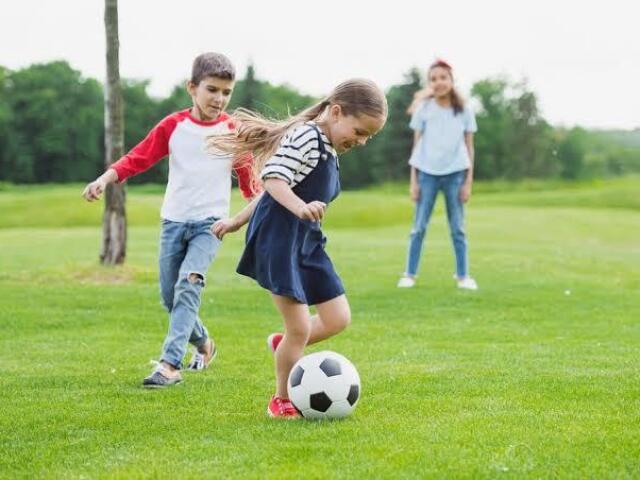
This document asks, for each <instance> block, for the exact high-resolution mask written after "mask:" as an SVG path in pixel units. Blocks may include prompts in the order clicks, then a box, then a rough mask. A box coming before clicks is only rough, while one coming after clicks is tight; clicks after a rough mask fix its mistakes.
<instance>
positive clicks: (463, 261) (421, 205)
mask: <svg viewBox="0 0 640 480" xmlns="http://www.w3.org/2000/svg"><path fill="white" fill-rule="evenodd" d="M466 174H467V172H466V170H463V171H460V172H454V173H450V174H448V175H429V174H428V173H424V172H421V171H418V185H419V186H420V198H419V199H418V201H417V202H416V216H415V220H414V222H413V229H412V230H411V235H410V236H409V253H408V255H407V269H406V271H405V273H406V274H407V275H411V276H415V275H416V274H417V273H418V264H419V263H420V255H421V253H422V245H423V242H424V236H425V234H426V232H427V226H428V225H429V219H430V218H431V213H432V212H433V206H434V205H435V203H436V196H437V195H438V191H439V190H442V193H444V199H445V202H446V205H447V219H448V220H449V231H450V233H451V241H452V242H453V250H454V253H455V256H456V274H457V275H458V277H459V278H461V277H466V276H467V275H468V265H467V240H466V237H465V233H464V207H463V203H462V201H461V200H460V188H461V187H462V184H463V183H464V180H465V177H466Z"/></svg>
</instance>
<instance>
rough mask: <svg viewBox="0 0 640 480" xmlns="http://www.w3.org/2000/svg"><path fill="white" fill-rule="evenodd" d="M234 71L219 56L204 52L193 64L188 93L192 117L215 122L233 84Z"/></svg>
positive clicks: (225, 105)
mask: <svg viewBox="0 0 640 480" xmlns="http://www.w3.org/2000/svg"><path fill="white" fill-rule="evenodd" d="M235 79H236V69H235V68H234V66H233V64H232V63H231V61H230V60H229V59H228V58H227V57H226V56H224V55H222V54H221V53H213V52H209V53H203V54H201V55H198V56H197V57H196V59H195V60H194V61H193V68H192V69H191V79H190V80H189V81H188V82H187V91H188V92H189V95H191V99H192V100H193V109H192V112H191V113H192V115H193V116H194V117H196V118H197V119H198V120H202V121H211V120H215V119H216V118H218V117H219V116H220V114H221V113H222V112H223V111H224V109H225V108H226V107H227V105H228V103H229V100H230V99H231V93H232V92H233V87H234V85H235Z"/></svg>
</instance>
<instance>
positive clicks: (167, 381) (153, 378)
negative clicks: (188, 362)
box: [142, 364, 182, 388]
mask: <svg viewBox="0 0 640 480" xmlns="http://www.w3.org/2000/svg"><path fill="white" fill-rule="evenodd" d="M181 381H182V375H180V372H177V371H176V372H175V373H174V374H171V373H169V371H168V370H167V369H166V367H164V366H163V365H160V364H159V365H158V366H157V367H156V369H155V370H154V371H153V373H151V375H149V376H148V377H146V378H145V379H144V380H142V386H143V387H144V388H165V387H170V386H171V385H176V384H178V383H180V382H181Z"/></svg>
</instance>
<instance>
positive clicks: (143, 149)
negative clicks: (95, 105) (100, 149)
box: [110, 114, 179, 182]
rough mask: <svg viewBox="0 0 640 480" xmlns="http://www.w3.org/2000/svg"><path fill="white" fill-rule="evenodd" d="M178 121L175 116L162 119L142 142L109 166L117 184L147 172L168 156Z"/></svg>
mask: <svg viewBox="0 0 640 480" xmlns="http://www.w3.org/2000/svg"><path fill="white" fill-rule="evenodd" d="M178 120H179V118H178V116H177V115H176V114H173V115H169V116H168V117H166V118H164V119H163V120H162V121H161V122H160V123H158V124H157V125H156V126H155V127H153V129H152V130H151V131H150V132H149V134H148V135H147V136H146V137H145V139H144V140H142V141H141V142H140V143H139V144H137V145H136V146H135V147H133V148H132V149H131V151H130V152H129V153H127V154H126V155H125V156H124V157H122V158H121V159H120V160H118V161H116V162H114V163H113V164H112V165H111V166H110V168H113V169H114V170H115V171H116V173H117V174H118V181H119V182H124V181H125V180H126V179H127V178H129V177H132V176H134V175H137V174H139V173H142V172H144V171H145V170H148V169H149V168H151V167H152V166H153V165H155V164H156V163H158V162H159V161H160V160H162V158H164V157H166V156H167V155H168V154H169V139H170V138H171V134H172V133H173V131H174V130H175V128H176V125H177V124H178Z"/></svg>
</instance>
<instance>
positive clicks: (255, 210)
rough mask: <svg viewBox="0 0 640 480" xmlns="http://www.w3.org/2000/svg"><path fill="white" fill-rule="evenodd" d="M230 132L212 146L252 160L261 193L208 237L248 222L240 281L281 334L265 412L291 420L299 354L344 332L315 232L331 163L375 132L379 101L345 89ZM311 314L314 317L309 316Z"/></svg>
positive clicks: (345, 314) (376, 94) (334, 174)
mask: <svg viewBox="0 0 640 480" xmlns="http://www.w3.org/2000/svg"><path fill="white" fill-rule="evenodd" d="M233 116H234V117H235V120H236V123H237V125H238V128H237V131H236V133H235V134H234V135H232V136H227V137H216V138H212V139H211V143H210V144H211V146H212V147H213V148H216V149H219V150H222V151H224V152H227V153H236V154H243V153H244V154H246V153H249V152H251V153H253V155H254V162H255V164H254V165H255V167H254V170H255V173H256V175H257V176H258V177H259V178H260V179H261V180H262V182H263V186H264V193H263V194H262V195H260V196H259V197H257V198H256V199H255V200H254V201H253V202H251V203H250V204H249V205H248V206H247V207H245V208H244V209H243V210H242V211H240V212H239V213H238V214H237V215H235V216H234V217H232V218H227V219H223V220H219V221H218V222H216V223H215V224H214V225H213V226H212V228H211V230H212V232H213V233H214V234H215V235H216V236H218V237H219V238H222V237H223V236H224V235H225V234H226V233H229V232H234V231H236V230H238V229H239V228H240V227H241V226H242V225H244V224H245V223H247V222H249V226H248V228H247V234H246V246H245V250H244V253H243V254H242V257H241V259H240V263H239V265H238V269H237V271H238V273H240V274H242V275H246V276H249V277H251V278H253V279H255V280H256V281H257V282H258V283H259V284H260V285H261V286H262V287H264V288H265V289H267V290H269V291H270V292H271V295H272V297H273V301H274V303H275V306H276V308H277V309H278V310H279V312H280V314H281V315H282V319H283V321H284V334H273V335H271V336H270V337H269V345H270V347H271V349H272V350H273V352H274V356H275V363H276V391H275V395H274V396H273V397H272V398H271V401H270V402H269V406H268V409H267V412H268V414H269V415H271V416H272V417H282V418H296V417H299V415H300V414H299V413H298V411H297V410H296V409H295V407H294V406H293V404H292V403H291V402H290V401H289V399H288V396H287V378H288V376H289V372H290V371H291V368H292V367H293V365H294V363H295V362H296V361H297V360H298V359H300V358H301V357H302V355H303V352H304V347H305V346H306V345H307V344H312V343H316V342H319V341H321V340H324V339H325V338H328V337H330V336H332V335H335V334H337V333H339V332H340V331H342V330H344V329H345V328H346V327H347V325H349V323H350V322H351V312H350V309H349V303H348V302H347V298H346V296H345V291H344V287H343V286H342V282H341V280H340V277H339V276H338V274H337V273H336V271H335V269H334V267H333V264H332V263H331V260H330V259H329V257H328V255H327V253H326V252H325V249H324V247H325V243H326V238H325V237H324V235H323V233H322V230H321V229H320V222H321V220H322V218H323V217H324V214H325V210H326V208H327V205H328V204H329V203H330V202H331V201H332V200H333V199H334V198H336V196H337V195H338V193H339V192H340V178H339V163H338V154H341V153H344V152H346V151H348V150H349V149H351V148H353V147H355V146H358V145H364V144H365V143H366V142H367V140H368V139H369V138H371V137H372V136H373V135H375V134H376V133H377V132H378V131H379V130H380V129H381V128H382V127H383V126H384V123H385V121H386V118H387V101H386V98H385V96H384V93H383V92H382V91H381V90H380V88H378V87H377V86H376V84H375V83H373V82H371V81H368V80H361V79H355V80H348V81H346V82H343V83H341V84H340V85H338V86H337V87H336V88H335V89H334V90H333V92H332V93H331V94H330V95H329V96H328V97H327V98H325V99H324V100H322V101H321V102H319V103H317V104H316V105H314V106H312V107H310V108H308V109H307V110H304V111H303V112H301V113H299V114H298V115H296V116H294V117H292V118H290V119H288V120H286V121H282V122H275V121H271V120H267V119H264V118H262V117H259V116H258V115H256V114H254V113H252V112H249V111H247V110H240V111H237V112H236V113H234V115H233ZM309 305H315V307H316V311H317V314H316V315H310V313H309Z"/></svg>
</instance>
